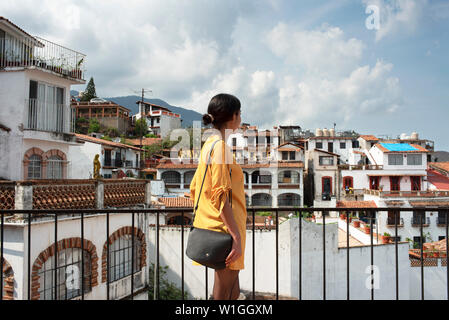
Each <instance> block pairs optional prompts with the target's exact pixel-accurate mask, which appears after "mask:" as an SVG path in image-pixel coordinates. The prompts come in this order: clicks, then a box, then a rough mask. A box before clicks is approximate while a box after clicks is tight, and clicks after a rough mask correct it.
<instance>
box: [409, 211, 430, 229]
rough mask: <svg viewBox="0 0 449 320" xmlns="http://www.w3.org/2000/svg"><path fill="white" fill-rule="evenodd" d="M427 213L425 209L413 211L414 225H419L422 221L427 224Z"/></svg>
mask: <svg viewBox="0 0 449 320" xmlns="http://www.w3.org/2000/svg"><path fill="white" fill-rule="evenodd" d="M427 222H428V221H427V219H426V213H425V212H424V211H413V218H412V225H415V226H416V225H419V224H420V223H422V224H423V225H424V224H427Z"/></svg>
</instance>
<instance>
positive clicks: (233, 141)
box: [232, 138, 237, 147]
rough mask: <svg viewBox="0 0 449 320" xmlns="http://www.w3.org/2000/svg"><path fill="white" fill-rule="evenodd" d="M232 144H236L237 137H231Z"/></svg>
mask: <svg viewBox="0 0 449 320" xmlns="http://www.w3.org/2000/svg"><path fill="white" fill-rule="evenodd" d="M232 146H233V147H236V146H237V138H232Z"/></svg>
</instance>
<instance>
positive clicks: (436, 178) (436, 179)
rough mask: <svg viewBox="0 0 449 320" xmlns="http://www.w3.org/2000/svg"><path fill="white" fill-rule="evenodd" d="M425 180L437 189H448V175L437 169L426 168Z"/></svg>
mask: <svg viewBox="0 0 449 320" xmlns="http://www.w3.org/2000/svg"><path fill="white" fill-rule="evenodd" d="M427 181H428V182H430V183H431V184H433V185H434V186H435V187H436V188H437V190H449V177H446V176H445V175H442V174H441V173H439V172H438V171H435V170H431V169H428V170H427Z"/></svg>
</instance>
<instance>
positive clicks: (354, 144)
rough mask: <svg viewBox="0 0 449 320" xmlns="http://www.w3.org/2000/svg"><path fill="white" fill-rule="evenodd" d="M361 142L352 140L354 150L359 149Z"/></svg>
mask: <svg viewBox="0 0 449 320" xmlns="http://www.w3.org/2000/svg"><path fill="white" fill-rule="evenodd" d="M359 147H360V146H359V140H352V148H353V149H356V148H359Z"/></svg>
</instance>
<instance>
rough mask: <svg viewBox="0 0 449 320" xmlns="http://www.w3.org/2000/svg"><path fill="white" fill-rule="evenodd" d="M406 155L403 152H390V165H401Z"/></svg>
mask: <svg viewBox="0 0 449 320" xmlns="http://www.w3.org/2000/svg"><path fill="white" fill-rule="evenodd" d="M403 160H404V156H403V155H402V154H389V155H388V165H390V166H400V165H402V164H403Z"/></svg>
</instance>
